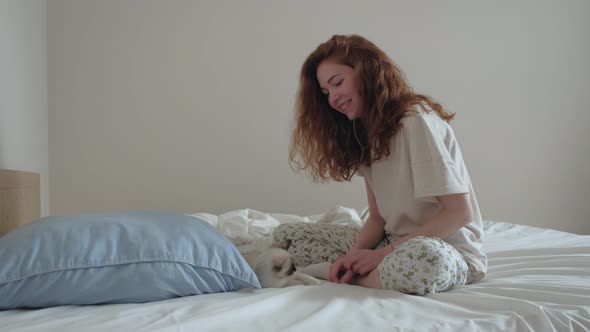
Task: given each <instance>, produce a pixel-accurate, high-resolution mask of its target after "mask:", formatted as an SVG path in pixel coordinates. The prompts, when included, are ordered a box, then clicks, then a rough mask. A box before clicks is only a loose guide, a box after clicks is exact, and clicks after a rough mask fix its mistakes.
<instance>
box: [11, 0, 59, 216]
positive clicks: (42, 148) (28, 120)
mask: <svg viewBox="0 0 590 332" xmlns="http://www.w3.org/2000/svg"><path fill="white" fill-rule="evenodd" d="M46 7H47V6H46V1H44V0H43V1H42V0H2V1H0V169H15V170H23V171H29V172H35V173H40V174H41V214H42V215H47V214H49V170H48V167H49V161H48V133H47V130H48V125H47V51H46V50H47V48H46V46H47V20H46V11H47V10H46Z"/></svg>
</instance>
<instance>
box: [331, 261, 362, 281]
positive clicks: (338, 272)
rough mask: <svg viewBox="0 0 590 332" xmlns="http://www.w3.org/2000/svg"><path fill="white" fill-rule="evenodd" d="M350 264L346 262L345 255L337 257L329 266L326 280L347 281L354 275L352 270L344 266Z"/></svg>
mask: <svg viewBox="0 0 590 332" xmlns="http://www.w3.org/2000/svg"><path fill="white" fill-rule="evenodd" d="M347 265H350V264H349V263H348V262H347V256H341V257H339V258H338V259H337V260H336V261H334V263H332V265H331V266H330V273H329V274H328V280H329V281H331V282H336V283H347V282H349V281H350V280H352V278H353V277H354V276H355V275H356V273H354V271H352V270H351V269H348V268H347V267H346V266H347Z"/></svg>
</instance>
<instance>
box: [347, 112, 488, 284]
mask: <svg viewBox="0 0 590 332" xmlns="http://www.w3.org/2000/svg"><path fill="white" fill-rule="evenodd" d="M401 123H402V124H403V128H402V129H401V130H400V131H398V133H397V134H396V135H395V136H394V137H393V138H392V140H391V147H390V152H391V154H390V155H389V156H388V157H387V158H384V159H382V160H379V161H376V162H374V163H373V164H372V165H371V166H370V167H361V169H360V170H359V172H358V173H359V175H361V176H364V177H365V179H366V180H367V182H368V183H369V186H370V187H371V189H372V190H373V193H374V195H375V199H376V201H377V208H378V209H379V212H380V213H381V216H382V217H383V218H384V219H385V222H386V225H385V231H386V232H387V233H388V234H390V235H391V236H392V237H393V238H394V239H395V238H399V237H402V236H404V235H407V234H409V233H411V232H413V231H414V230H416V229H417V228H418V227H420V226H421V225H423V224H424V223H425V222H426V221H427V220H429V218H430V217H432V216H433V215H435V214H436V213H438V212H439V209H440V207H441V206H440V203H439V202H438V201H437V199H436V197H435V196H442V195H448V194H459V193H465V194H469V199H470V201H471V206H472V208H473V215H474V219H473V221H472V222H471V223H470V224H468V225H466V226H465V227H462V228H461V229H460V230H459V231H457V232H456V233H455V234H453V235H451V236H449V237H448V238H446V239H444V240H445V241H446V242H448V243H449V244H451V245H452V246H454V247H455V248H456V249H457V250H458V251H459V252H460V253H461V254H463V256H464V257H465V260H466V261H467V263H469V264H470V265H472V266H473V267H474V268H475V270H476V273H475V275H473V278H474V280H473V281H478V280H481V279H483V277H484V276H485V272H486V270H487V257H486V255H485V254H484V253H483V252H482V251H481V243H482V240H483V229H482V218H481V213H480V210H479V205H478V204H477V200H476V198H475V193H474V192H473V187H472V185H471V180H470V179H469V174H468V173H467V168H466V167H465V163H464V162H463V157H462V156H461V151H460V149H459V145H458V143H457V140H456V139H455V135H454V133H453V130H452V128H451V126H450V125H449V124H448V123H447V122H446V121H444V120H442V119H441V118H440V117H439V116H438V114H437V113H436V112H435V111H431V112H429V113H427V112H424V111H423V110H422V109H421V108H420V107H419V108H418V110H416V111H414V112H412V113H410V114H409V115H407V116H406V117H404V118H403V119H402V120H401Z"/></svg>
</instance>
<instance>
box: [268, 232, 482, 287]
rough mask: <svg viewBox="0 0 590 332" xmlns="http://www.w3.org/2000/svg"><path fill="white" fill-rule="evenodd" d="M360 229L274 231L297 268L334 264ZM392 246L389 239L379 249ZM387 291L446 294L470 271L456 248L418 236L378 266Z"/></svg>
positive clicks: (461, 281)
mask: <svg viewBox="0 0 590 332" xmlns="http://www.w3.org/2000/svg"><path fill="white" fill-rule="evenodd" d="M359 231H360V228H359V227H357V226H354V225H340V224H311V223H309V224H307V223H294V224H282V225H279V226H277V227H276V228H275V229H274V231H273V239H274V241H277V242H285V241H290V246H289V248H288V251H289V252H290V253H291V255H293V256H294V261H295V265H297V266H301V267H305V266H308V265H311V264H316V263H322V262H333V261H335V260H336V259H337V258H338V257H340V256H343V255H346V253H347V252H348V251H349V250H350V248H351V247H352V245H353V244H354V242H355V241H356V237H357V235H358V233H359ZM389 243H390V238H389V236H385V237H384V238H383V240H382V241H381V242H380V243H379V244H378V245H377V246H376V249H378V248H382V247H384V246H386V245H388V244H389ZM377 269H378V271H379V275H380V279H381V285H382V287H383V288H384V289H390V290H397V291H400V292H404V293H408V294H418V295H424V294H426V293H438V292H443V291H446V290H448V289H450V288H452V287H453V286H458V285H464V284H467V283H469V281H470V280H471V278H470V272H471V270H473V268H470V267H469V266H468V264H467V263H466V261H465V258H464V257H463V255H461V254H460V253H459V252H458V251H457V250H456V249H455V248H454V247H453V246H451V245H450V244H448V243H447V242H445V241H443V240H441V239H439V238H429V237H423V236H418V237H415V238H413V239H410V240H408V241H406V242H404V243H402V244H401V245H400V246H399V247H397V248H396V250H394V251H393V252H392V253H391V254H389V255H387V256H386V257H385V258H384V259H383V261H381V263H380V264H379V266H378V267H377Z"/></svg>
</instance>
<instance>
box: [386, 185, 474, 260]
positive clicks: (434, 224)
mask: <svg viewBox="0 0 590 332" xmlns="http://www.w3.org/2000/svg"><path fill="white" fill-rule="evenodd" d="M437 199H438V201H439V202H440V204H441V210H440V211H439V213H437V214H436V215H434V216H433V217H432V218H430V219H429V220H427V221H426V222H425V223H424V224H423V225H422V226H420V227H419V228H418V229H416V230H415V231H414V232H412V233H410V234H408V235H406V236H404V237H401V238H399V239H397V240H396V241H394V242H392V243H391V245H390V246H387V247H384V248H382V249H380V250H382V252H383V253H384V254H385V255H387V254H389V253H391V252H392V251H393V250H395V248H397V247H398V246H399V245H400V244H402V243H404V242H406V241H408V240H409V239H412V238H415V237H417V236H425V237H438V238H441V239H445V238H447V237H449V236H451V235H453V234H454V233H455V232H457V231H458V230H459V229H461V228H462V227H463V226H465V225H467V224H469V223H470V222H471V221H473V208H472V207H471V202H470V201H469V195H468V194H450V195H443V196H437Z"/></svg>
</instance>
